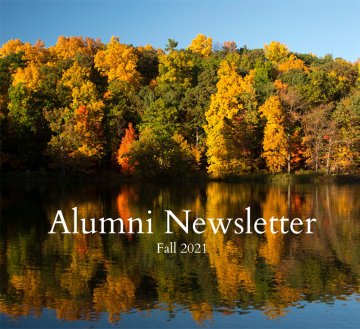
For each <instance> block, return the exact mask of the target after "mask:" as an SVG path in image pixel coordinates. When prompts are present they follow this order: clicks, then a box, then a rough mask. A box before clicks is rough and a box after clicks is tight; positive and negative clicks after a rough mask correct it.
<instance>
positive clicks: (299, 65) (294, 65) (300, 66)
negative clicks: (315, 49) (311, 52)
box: [278, 56, 310, 73]
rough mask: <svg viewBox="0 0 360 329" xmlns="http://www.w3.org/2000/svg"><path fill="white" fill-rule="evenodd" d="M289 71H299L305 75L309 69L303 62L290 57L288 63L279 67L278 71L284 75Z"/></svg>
mask: <svg viewBox="0 0 360 329" xmlns="http://www.w3.org/2000/svg"><path fill="white" fill-rule="evenodd" d="M290 69H296V70H301V71H303V72H305V73H310V71H309V69H308V68H307V67H306V66H305V62H304V61H302V60H301V59H298V58H296V57H295V56H291V57H290V58H289V60H288V61H286V62H284V63H282V64H280V65H279V67H278V70H279V71H280V72H281V73H286V72H287V71H289V70H290Z"/></svg>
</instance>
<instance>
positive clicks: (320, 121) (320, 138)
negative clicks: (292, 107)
mask: <svg viewBox="0 0 360 329" xmlns="http://www.w3.org/2000/svg"><path fill="white" fill-rule="evenodd" d="M332 108H333V105H332V104H321V105H319V106H318V107H316V108H313V109H311V110H309V111H307V113H305V114H304V115H302V117H301V120H302V123H303V125H302V126H303V128H304V134H305V136H304V139H303V143H304V144H305V146H306V150H305V154H304V155H305V156H306V157H307V158H308V159H307V160H306V162H307V163H308V165H309V166H310V167H312V168H315V171H316V174H317V172H318V167H319V164H320V161H321V160H322V158H323V156H324V155H325V152H326V150H325V147H326V144H327V143H326V142H327V141H328V142H329V139H330V137H331V136H332V135H333V133H334V130H335V127H336V124H335V122H334V121H333V120H332V117H331V110H332ZM330 142H331V141H330Z"/></svg>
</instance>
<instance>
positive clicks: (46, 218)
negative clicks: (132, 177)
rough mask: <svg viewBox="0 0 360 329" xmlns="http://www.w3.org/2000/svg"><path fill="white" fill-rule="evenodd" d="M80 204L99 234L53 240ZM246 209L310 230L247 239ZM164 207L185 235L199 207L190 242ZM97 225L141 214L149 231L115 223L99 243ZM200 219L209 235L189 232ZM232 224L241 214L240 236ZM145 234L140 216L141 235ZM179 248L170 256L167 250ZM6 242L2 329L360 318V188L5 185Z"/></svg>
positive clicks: (297, 324)
mask: <svg viewBox="0 0 360 329" xmlns="http://www.w3.org/2000/svg"><path fill="white" fill-rule="evenodd" d="M75 207H76V209H77V218H78V224H77V226H78V231H79V232H81V221H80V219H82V218H85V219H86V223H87V224H86V229H87V230H90V229H91V222H90V219H92V218H95V219H96V221H94V222H95V225H94V227H95V230H96V231H97V233H94V234H84V233H79V234H62V233H60V232H61V231H62V227H63V225H60V224H57V225H56V226H55V228H54V232H56V233H55V234H48V232H50V230H51V229H52V226H53V223H54V220H55V217H56V215H57V213H58V211H59V210H61V213H62V214H63V217H64V220H65V221H66V226H67V228H68V229H69V231H70V232H73V231H74V229H75V228H74V210H73V208H75ZM248 207H250V208H251V219H250V220H251V225H253V224H254V221H255V220H256V219H258V218H264V219H265V220H266V221H268V222H269V219H270V218H272V217H274V218H278V219H280V218H281V217H283V216H284V217H285V218H290V220H292V219H294V218H300V219H302V220H303V221H304V220H306V219H308V218H315V219H316V222H314V223H312V227H311V229H312V232H313V233H312V234H307V233H306V227H305V226H306V225H305V226H304V228H303V231H302V232H301V233H299V234H294V233H292V231H291V230H290V225H289V223H288V222H285V223H284V227H281V223H280V221H275V222H274V225H273V230H274V231H277V232H278V233H277V234H273V233H272V232H271V230H270V227H269V226H268V225H267V226H266V227H264V226H262V227H261V230H265V229H266V232H265V233H263V234H258V233H256V232H254V230H253V229H252V233H250V234H246V233H245V231H247V229H248V225H247V224H248V223H247V221H246V218H247V211H246V208H248ZM166 210H171V211H172V213H173V214H174V215H175V216H177V218H178V219H179V221H181V223H182V224H183V225H184V226H185V224H186V221H185V217H186V213H185V212H184V211H183V210H191V211H190V212H188V222H189V226H188V227H189V229H188V233H186V232H185V231H184V230H183V229H182V228H181V226H180V225H179V224H177V223H176V222H175V220H173V219H171V231H172V232H173V234H165V232H166V231H167V229H168V227H167V212H166ZM149 211H150V212H151V214H150V213H149ZM59 218H60V217H59ZM100 218H105V219H107V218H113V219H116V218H122V219H123V226H124V230H125V231H126V232H128V231H129V230H130V227H129V226H130V222H129V221H128V220H127V219H129V218H133V219H135V218H140V219H141V220H142V226H143V231H144V234H117V233H115V234H109V232H110V231H111V226H110V221H106V224H105V225H104V227H105V228H106V232H107V233H108V234H100V233H99V232H100V231H101V227H100V221H98V219H100ZM149 218H151V231H152V232H153V233H152V234H149V233H148V231H149V227H148V223H149V222H148V221H147V220H148V219H149ZM197 218H202V219H204V223H205V225H203V226H199V225H198V226H197V228H198V230H199V231H203V230H204V232H203V233H201V234H197V233H196V232H195V231H194V229H193V226H192V225H193V223H194V221H195V219H197ZM209 218H210V219H211V218H213V219H214V221H213V224H214V223H215V222H216V221H217V223H218V220H217V219H218V218H223V219H224V224H226V223H227V222H226V221H227V220H226V218H233V220H232V221H231V222H230V225H229V229H228V230H227V232H226V234H224V233H222V231H221V227H219V228H220V230H219V231H218V232H217V233H216V234H215V233H214V231H213V227H212V225H211V221H209V220H208V219H209ZM236 218H243V219H244V220H243V222H242V223H243V228H244V232H242V233H241V234H236V230H235V226H234V221H235V219H236ZM198 223H200V222H198ZM217 223H216V226H217ZM139 225H140V224H139V221H137V222H136V221H134V225H133V226H134V227H133V229H134V231H135V232H136V231H138V230H139ZM114 230H115V232H118V231H119V230H120V225H119V223H118V222H116V223H115V225H114ZM281 230H286V231H289V232H288V233H287V234H282V233H281ZM297 230H298V231H301V227H300V226H298V227H297ZM238 232H239V231H238ZM161 243H162V245H161ZM171 243H173V245H172V246H174V243H175V244H176V252H173V253H170V252H168V253H166V252H165V251H166V249H165V247H167V246H168V247H170V246H171ZM158 244H160V246H162V247H163V248H161V247H160V248H159V245H158ZM0 247H1V248H0V249H1V252H0V253H1V258H0V260H1V295H0V311H1V315H0V318H1V328H49V327H51V328H107V327H113V326H115V325H119V326H120V327H126V328H138V327H149V328H157V327H171V328H184V327H187V328H192V327H194V328H199V327H218V328H219V327H221V328H235V327H236V328H238V327H249V328H250V327H253V328H273V327H276V328H303V327H306V326H309V327H317V328H346V327H358V325H359V322H360V184H355V183H354V184H330V183H329V184H290V185H287V184H260V183H231V182H171V183H170V182H162V183H156V182H134V183H124V184H119V183H116V182H110V183H105V182H104V183H86V182H72V183H61V182H59V183H34V182H23V183H19V182H18V183H12V184H10V183H8V182H3V183H2V187H1V240H0ZM183 250H184V251H186V252H184V253H182V252H181V251H183ZM168 251H171V250H170V248H169V249H168ZM172 251H174V250H172Z"/></svg>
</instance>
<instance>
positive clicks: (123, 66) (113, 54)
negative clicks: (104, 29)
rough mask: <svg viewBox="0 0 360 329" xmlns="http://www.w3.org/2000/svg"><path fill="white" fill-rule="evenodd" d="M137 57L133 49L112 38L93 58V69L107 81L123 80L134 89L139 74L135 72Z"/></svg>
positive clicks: (118, 39)
mask: <svg viewBox="0 0 360 329" xmlns="http://www.w3.org/2000/svg"><path fill="white" fill-rule="evenodd" d="M137 60H138V56H137V54H136V51H135V49H134V48H133V47H128V46H127V45H125V44H121V43H120V38H119V37H116V38H115V36H113V37H112V38H111V41H110V43H109V44H107V46H106V50H99V51H98V52H97V53H96V56H95V67H96V68H98V69H99V70H100V72H101V73H102V74H103V75H106V76H107V77H108V81H109V82H111V81H112V80H116V79H117V80H123V81H126V82H127V83H129V84H130V85H133V86H135V87H137V86H138V84H139V78H140V75H139V72H138V71H136V63H137Z"/></svg>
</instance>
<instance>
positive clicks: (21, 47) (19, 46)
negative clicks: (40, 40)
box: [0, 39, 31, 58]
mask: <svg viewBox="0 0 360 329" xmlns="http://www.w3.org/2000/svg"><path fill="white" fill-rule="evenodd" d="M26 45H27V44H24V43H22V42H21V41H20V39H15V40H13V39H11V40H9V41H8V42H7V43H4V44H3V45H2V47H1V49H0V58H3V57H5V56H8V55H11V54H16V53H18V52H20V51H25V48H26ZM28 45H30V44H29V43H28ZM30 46H31V45H30Z"/></svg>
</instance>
